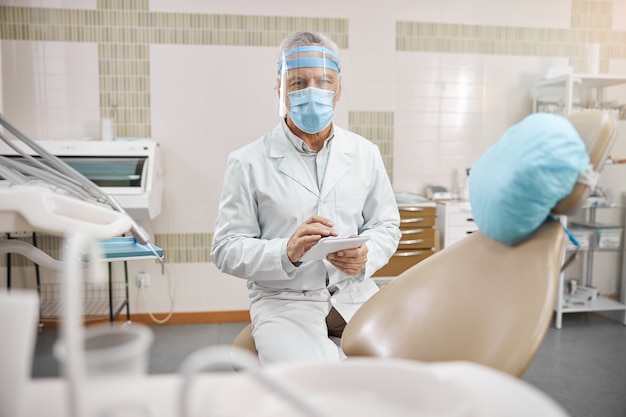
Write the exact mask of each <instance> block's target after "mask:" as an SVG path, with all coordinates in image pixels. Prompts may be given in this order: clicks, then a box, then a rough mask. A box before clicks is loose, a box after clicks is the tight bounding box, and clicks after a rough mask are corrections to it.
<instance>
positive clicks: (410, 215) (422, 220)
mask: <svg viewBox="0 0 626 417" xmlns="http://www.w3.org/2000/svg"><path fill="white" fill-rule="evenodd" d="M399 211H400V228H401V229H414V228H420V227H432V226H434V225H435V207H418V206H415V207H400V208H399Z"/></svg>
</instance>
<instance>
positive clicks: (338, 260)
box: [326, 243, 369, 275]
mask: <svg viewBox="0 0 626 417" xmlns="http://www.w3.org/2000/svg"><path fill="white" fill-rule="evenodd" d="M368 251H369V249H368V247H367V245H366V244H365V243H364V244H362V245H361V246H359V247H358V248H354V249H344V250H340V251H339V252H335V253H329V254H328V255H327V256H326V260H328V262H330V263H331V264H333V266H334V267H335V268H337V269H338V270H340V271H341V272H343V273H345V274H347V275H356V274H358V273H359V272H361V271H362V270H363V268H365V264H366V263H367V252H368Z"/></svg>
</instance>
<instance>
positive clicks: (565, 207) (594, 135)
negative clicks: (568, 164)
mask: <svg viewBox="0 0 626 417" xmlns="http://www.w3.org/2000/svg"><path fill="white" fill-rule="evenodd" d="M568 119H569V121H570V122H571V123H572V125H574V127H575V128H576V130H577V131H578V134H579V135H580V137H581V138H582V140H583V142H585V147H586V148H587V153H588V154H589V163H590V164H591V167H592V168H593V170H594V171H595V172H598V173H599V172H602V169H603V168H604V163H605V162H606V159H607V157H608V156H609V152H610V150H611V148H612V147H613V143H614V142H615V139H616V138H617V123H615V121H614V120H613V118H611V116H609V115H608V114H606V113H604V112H600V111H589V112H579V113H574V114H573V115H571V116H570V117H568ZM592 188H593V187H590V186H588V185H586V184H583V183H580V182H579V183H577V184H576V185H575V186H574V189H573V190H572V192H571V193H569V195H568V196H567V197H565V198H564V199H562V200H561V201H559V203H558V204H557V205H556V207H554V209H553V210H552V212H553V213H554V214H572V213H574V212H576V210H578V209H580V208H581V207H582V205H583V204H584V203H585V201H586V200H587V198H588V197H589V195H591V193H592V192H593V189H592Z"/></svg>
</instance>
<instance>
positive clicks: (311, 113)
mask: <svg viewBox="0 0 626 417" xmlns="http://www.w3.org/2000/svg"><path fill="white" fill-rule="evenodd" d="M340 73H341V66H340V61H339V49H338V47H337V45H336V44H335V43H334V42H333V41H332V40H330V39H329V38H328V37H326V36H325V35H323V34H320V33H314V32H297V33H294V34H292V35H290V36H288V37H287V38H285V39H284V40H283V42H282V43H281V45H280V51H279V56H278V78H277V86H276V87H277V91H278V98H279V115H280V122H279V123H278V125H277V126H276V127H275V128H274V129H272V130H270V131H269V132H267V133H266V134H265V135H263V136H262V137H260V138H259V139H257V140H255V141H253V142H252V143H250V144H248V145H246V146H244V147H242V148H241V149H238V150H236V151H234V152H232V153H231V154H230V156H229V158H228V164H227V168H226V173H225V178H224V185H223V191H222V196H221V200H220V205H219V212H218V217H217V221H216V226H215V233H214V238H213V244H212V248H211V256H212V259H213V262H214V263H215V264H216V266H217V267H218V268H219V269H220V270H221V271H223V272H225V273H228V274H231V275H233V276H236V277H239V278H243V279H246V280H247V287H248V293H249V297H250V303H251V304H250V315H251V319H252V334H253V337H254V341H255V344H256V347H257V351H258V353H259V359H260V361H261V363H262V364H268V363H276V362H283V361H295V360H308V361H311V360H334V361H338V360H340V359H341V358H342V357H343V356H342V352H341V348H340V346H339V344H338V343H337V338H339V337H340V336H341V333H342V331H343V328H344V327H345V324H346V322H347V321H349V320H350V318H351V317H352V316H353V314H354V313H355V312H356V310H357V309H358V308H359V307H360V306H361V305H362V304H363V303H364V302H365V301H366V300H367V299H368V298H369V297H371V296H372V295H373V294H374V293H375V292H376V291H377V290H378V287H377V286H376V283H375V282H374V281H373V280H372V278H371V276H372V274H373V273H374V272H376V270H378V269H379V268H381V267H382V266H384V265H385V264H386V263H387V262H388V261H389V258H390V256H391V255H392V254H393V253H394V251H395V250H396V248H397V245H398V241H399V239H400V230H399V223H400V219H399V214H398V208H397V205H396V202H395V198H394V194H393V190H392V188H391V184H390V181H389V178H388V176H387V173H386V170H385V167H384V165H383V161H382V158H381V155H380V152H379V150H378V148H377V147H376V145H374V144H373V143H372V142H371V141H369V140H367V139H365V138H363V137H361V136H359V135H357V134H355V133H352V132H349V131H347V130H344V129H342V128H340V127H338V126H335V125H334V124H333V118H334V109H335V106H336V104H337V101H338V100H339V98H340V97H341V91H342V90H341V76H340ZM350 236H361V237H368V238H369V240H367V242H366V243H363V244H361V245H360V246H357V247H354V248H348V249H343V250H339V251H336V252H333V253H330V254H328V255H327V256H325V257H323V258H321V259H313V260H305V261H301V258H302V256H303V255H304V254H305V253H307V252H308V251H309V249H311V247H312V246H314V245H315V244H317V243H318V242H319V241H320V240H321V239H332V238H334V237H340V238H344V237H350ZM305 259H306V257H305ZM333 337H334V338H335V339H334V340H333Z"/></svg>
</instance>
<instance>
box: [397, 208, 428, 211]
mask: <svg viewBox="0 0 626 417" xmlns="http://www.w3.org/2000/svg"><path fill="white" fill-rule="evenodd" d="M400 211H424V207H400Z"/></svg>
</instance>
